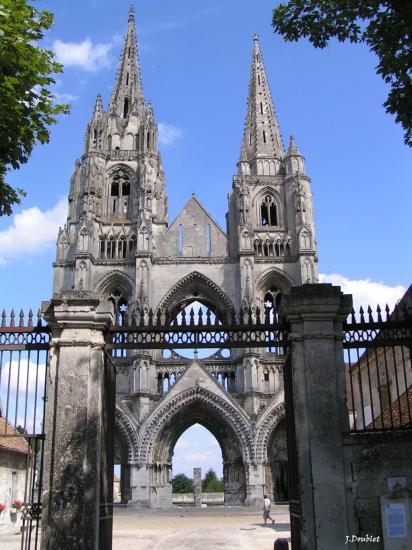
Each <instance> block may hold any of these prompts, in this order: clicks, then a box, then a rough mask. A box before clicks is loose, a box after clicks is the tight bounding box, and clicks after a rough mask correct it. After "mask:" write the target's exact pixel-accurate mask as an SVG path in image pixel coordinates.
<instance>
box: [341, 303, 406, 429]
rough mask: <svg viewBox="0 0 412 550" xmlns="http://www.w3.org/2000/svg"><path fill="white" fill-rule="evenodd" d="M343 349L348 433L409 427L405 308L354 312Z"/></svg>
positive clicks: (346, 328)
mask: <svg viewBox="0 0 412 550" xmlns="http://www.w3.org/2000/svg"><path fill="white" fill-rule="evenodd" d="M343 347H344V353H345V363H346V385H347V394H348V409H349V422H350V429H351V431H353V432H359V431H378V430H394V429H410V428H412V366H411V348H412V316H411V314H410V308H409V309H408V307H407V305H406V304H403V303H400V304H399V305H398V306H397V307H396V308H395V309H394V311H393V312H392V313H391V312H390V310H389V307H388V306H386V307H385V309H384V310H382V309H381V308H380V307H379V306H378V307H377V309H376V311H372V309H371V308H370V307H368V308H367V310H366V311H365V310H363V308H360V310H359V314H358V315H356V314H355V312H354V311H353V312H352V314H351V315H350V316H349V318H348V320H347V322H346V323H345V325H344V338H343Z"/></svg>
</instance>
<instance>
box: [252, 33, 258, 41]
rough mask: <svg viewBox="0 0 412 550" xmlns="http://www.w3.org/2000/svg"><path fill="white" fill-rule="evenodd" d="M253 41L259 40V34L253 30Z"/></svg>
mask: <svg viewBox="0 0 412 550" xmlns="http://www.w3.org/2000/svg"><path fill="white" fill-rule="evenodd" d="M253 41H254V42H259V35H258V33H257V32H255V34H254V36H253Z"/></svg>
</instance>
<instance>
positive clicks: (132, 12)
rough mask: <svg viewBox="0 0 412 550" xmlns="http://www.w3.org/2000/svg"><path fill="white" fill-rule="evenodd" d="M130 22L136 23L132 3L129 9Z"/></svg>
mask: <svg viewBox="0 0 412 550" xmlns="http://www.w3.org/2000/svg"><path fill="white" fill-rule="evenodd" d="M130 21H132V22H134V4H133V2H130V8H129V23H130Z"/></svg>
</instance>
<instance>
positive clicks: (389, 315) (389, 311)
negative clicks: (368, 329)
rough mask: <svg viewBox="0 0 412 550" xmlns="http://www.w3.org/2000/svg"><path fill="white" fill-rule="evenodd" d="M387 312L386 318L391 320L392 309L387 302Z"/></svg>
mask: <svg viewBox="0 0 412 550" xmlns="http://www.w3.org/2000/svg"><path fill="white" fill-rule="evenodd" d="M385 313H386V320H387V321H389V319H390V318H391V310H390V309H389V306H388V304H386V306H385Z"/></svg>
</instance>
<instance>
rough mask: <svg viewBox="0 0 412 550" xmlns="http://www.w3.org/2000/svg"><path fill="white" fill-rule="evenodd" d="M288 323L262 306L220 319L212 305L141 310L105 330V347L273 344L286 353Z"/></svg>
mask: <svg viewBox="0 0 412 550" xmlns="http://www.w3.org/2000/svg"><path fill="white" fill-rule="evenodd" d="M286 331H287V326H286V325H285V324H284V323H279V322H276V321H273V320H271V318H270V310H269V309H266V310H265V312H264V314H263V315H262V316H261V312H260V310H259V308H256V309H255V310H252V309H251V308H249V309H248V310H247V311H244V310H243V309H240V311H239V314H238V315H236V313H235V312H232V313H231V314H230V319H227V320H226V321H225V322H223V323H221V322H220V321H219V320H218V319H217V317H215V315H214V313H213V311H211V310H210V309H205V310H202V308H200V309H199V311H197V312H195V311H194V310H193V308H192V309H191V310H190V311H189V312H185V311H184V310H183V311H181V312H179V314H178V316H176V317H174V318H171V316H170V314H169V313H168V312H165V313H162V312H161V311H158V312H157V314H156V315H155V314H154V313H153V311H152V310H149V311H147V312H145V311H144V310H140V311H139V312H138V313H137V314H136V315H132V316H130V315H128V314H127V312H126V313H125V314H124V315H123V316H118V318H117V324H116V325H114V326H112V327H110V328H109V329H108V330H107V332H106V349H108V350H122V351H123V352H125V350H127V349H187V348H196V349H201V348H203V349H204V348H229V349H230V348H244V347H248V348H250V347H266V348H268V347H270V348H272V349H271V351H273V353H277V354H279V355H283V354H285V350H286V348H287V347H288V342H287V338H286Z"/></svg>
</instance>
